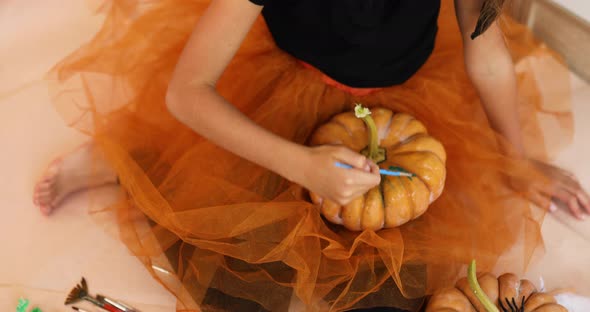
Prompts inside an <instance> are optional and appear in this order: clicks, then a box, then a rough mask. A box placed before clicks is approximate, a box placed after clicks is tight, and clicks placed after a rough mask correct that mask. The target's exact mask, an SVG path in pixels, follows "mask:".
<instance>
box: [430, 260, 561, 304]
mask: <svg viewBox="0 0 590 312" xmlns="http://www.w3.org/2000/svg"><path fill="white" fill-rule="evenodd" d="M476 311H477V312H500V311H502V312H567V309H566V308H564V307H563V306H561V305H560V304H558V303H557V301H556V300H555V296H554V295H553V294H550V293H544V292H537V289H536V288H535V286H534V285H533V283H531V282H530V281H529V280H521V279H519V278H518V277H517V276H516V275H514V274H512V273H507V274H504V275H502V276H500V277H498V278H496V277H495V276H494V275H492V274H489V273H484V274H480V275H479V276H477V277H476V274H475V262H472V264H471V266H470V268H469V273H468V277H466V278H463V279H461V280H459V281H458V282H457V284H456V285H455V287H454V288H445V289H442V290H440V291H437V292H436V293H435V294H434V295H433V296H432V297H431V298H430V300H429V303H428V306H427V307H426V312H476Z"/></svg>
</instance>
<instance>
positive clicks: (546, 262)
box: [0, 0, 590, 312]
mask: <svg viewBox="0 0 590 312" xmlns="http://www.w3.org/2000/svg"><path fill="white" fill-rule="evenodd" d="M88 3H89V2H87V1H82V0H2V1H0V60H1V62H0V144H1V145H0V146H2V152H1V153H0V173H1V175H0V176H1V177H2V178H1V179H0V203H1V204H2V213H3V218H0V237H1V239H0V242H1V244H2V245H1V246H0V247H1V249H0V250H1V252H2V256H1V257H0V311H14V308H15V307H16V304H17V300H18V298H19V297H26V298H29V299H31V301H32V302H33V303H35V304H37V305H39V306H40V307H41V308H43V310H44V311H45V312H53V311H67V309H65V308H64V307H63V305H62V302H63V300H64V298H65V297H66V294H67V292H68V291H69V290H70V288H71V287H72V286H74V285H75V283H77V282H78V281H79V279H80V277H81V276H85V277H86V278H87V279H88V281H89V284H90V288H91V291H93V292H101V293H104V294H107V295H110V296H113V297H117V298H120V299H124V300H125V301H127V302H129V303H131V304H133V305H135V306H136V307H138V308H140V309H142V311H148V312H149V311H155V312H159V311H173V310H174V306H175V301H174V298H172V296H170V295H169V294H168V293H167V292H166V291H165V290H164V289H163V288H162V287H160V286H159V284H157V283H156V282H155V281H154V280H153V279H152V278H151V277H150V276H149V275H148V274H147V273H146V271H145V270H144V269H143V267H142V266H141V265H140V263H139V262H138V261H137V260H136V259H135V258H134V257H133V256H131V255H130V254H129V253H128V252H127V250H126V249H125V247H124V246H123V245H122V244H121V243H119V242H118V241H117V240H116V239H113V238H112V237H110V236H109V235H107V234H105V233H104V232H103V231H102V229H101V228H100V227H99V226H97V225H96V224H94V223H93V222H92V220H91V219H90V217H89V216H88V215H87V214H86V207H85V204H86V201H85V197H84V195H80V196H77V197H76V198H73V200H71V201H69V202H68V203H67V204H66V205H65V206H64V207H62V209H60V210H59V211H58V212H57V213H56V214H55V215H54V216H53V217H51V218H45V217H42V216H41V215H40V214H39V213H38V211H37V210H36V208H35V207H34V206H33V204H32V203H31V200H30V198H31V190H32V188H33V185H34V181H35V180H36V179H37V177H38V175H39V174H40V173H41V171H42V170H43V168H44V166H45V165H46V163H47V162H48V161H50V160H51V158H52V157H53V156H54V155H56V154H59V153H61V152H64V151H66V150H68V149H70V148H72V147H74V146H76V145H77V144H79V143H80V142H83V141H84V139H85V138H84V137H82V136H81V135H79V134H78V133H76V132H74V131H72V130H70V129H68V128H66V127H65V126H64V125H63V123H62V121H61V120H60V119H59V117H58V116H57V114H56V113H55V112H54V111H53V109H52V106H51V105H50V104H49V98H48V95H47V91H46V87H45V85H44V84H43V81H42V76H43V73H44V72H45V71H47V70H48V69H49V68H50V67H51V65H52V64H53V63H55V62H56V61H58V60H59V59H60V58H62V57H63V56H65V55H66V54H67V53H68V52H69V51H72V50H74V49H75V48H76V47H78V46H79V45H80V44H81V43H82V42H84V40H86V39H88V38H89V36H91V35H92V34H93V32H95V31H96V30H97V28H98V26H99V25H100V22H101V17H98V16H93V15H91V14H90V13H91V11H90V10H88V6H87V4H88ZM80 12H87V14H85V15H84V14H82V15H81V14H80ZM74 13H76V14H74ZM589 53H590V52H589ZM572 89H573V90H574V95H575V100H574V110H575V113H576V118H577V119H576V130H577V132H576V138H575V142H574V145H573V146H572V147H570V148H569V149H568V150H566V151H565V152H563V153H562V154H561V155H560V156H559V158H558V160H557V163H559V164H560V165H562V166H564V167H566V168H569V169H571V170H573V171H575V172H576V174H577V175H578V177H579V178H580V179H581V181H582V183H583V184H584V185H586V186H587V187H589V188H590V162H589V161H588V159H590V145H589V144H588V143H589V140H588V139H587V138H586V137H587V136H588V135H590V122H588V120H590V85H588V84H585V83H583V82H581V81H580V80H578V79H574V81H573V84H572ZM588 225H589V223H588V222H578V221H574V220H572V219H571V218H570V217H569V216H568V215H567V214H566V213H565V212H559V213H557V214H555V215H554V216H551V217H548V218H547V220H546V222H545V224H544V226H543V232H544V233H545V236H546V245H547V253H546V255H545V257H544V258H543V260H542V261H541V262H540V263H539V264H538V265H536V266H534V267H533V268H531V271H530V272H529V274H528V275H529V277H530V278H532V279H534V280H536V281H538V280H539V279H540V278H541V277H542V278H543V279H544V282H545V284H546V285H547V286H548V287H576V288H577V290H578V291H579V292H580V293H582V294H585V295H588V296H590V269H589V264H590V227H589V226H588ZM89 246H91V247H89ZM93 311H95V310H93Z"/></svg>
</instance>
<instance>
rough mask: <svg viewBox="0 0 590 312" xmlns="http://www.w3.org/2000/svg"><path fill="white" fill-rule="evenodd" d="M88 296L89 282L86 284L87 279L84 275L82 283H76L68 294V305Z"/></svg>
mask: <svg viewBox="0 0 590 312" xmlns="http://www.w3.org/2000/svg"><path fill="white" fill-rule="evenodd" d="M86 296H88V284H86V279H85V278H83V277H82V281H81V282H80V284H78V285H76V287H74V289H72V291H70V293H69V294H68V297H67V298H66V302H65V304H66V305H68V304H72V303H75V302H78V301H80V300H82V298H84V297H86Z"/></svg>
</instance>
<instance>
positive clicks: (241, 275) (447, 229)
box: [35, 0, 590, 311]
mask: <svg viewBox="0 0 590 312" xmlns="http://www.w3.org/2000/svg"><path fill="white" fill-rule="evenodd" d="M455 2H456V4H455V5H453V3H451V2H450V0H443V1H442V4H441V2H440V0H426V1H413V0H410V1H407V0H339V1H331V0H325V1H324V0H322V1H318V0H251V1H250V2H249V1H247V0H213V1H211V3H209V1H205V0H195V1H188V0H160V1H154V2H152V1H133V0H129V1H117V2H111V3H109V4H108V6H107V7H106V9H108V12H109V14H108V15H107V20H106V22H105V24H104V27H103V29H102V30H101V31H100V33H99V34H98V35H97V36H96V37H95V38H94V39H93V40H92V41H91V42H90V43H89V44H88V45H86V46H84V47H83V48H81V49H80V50H79V51H77V52H75V53H74V54H73V55H71V56H70V57H68V58H67V59H66V60H64V61H63V62H62V63H61V64H59V65H58V66H57V67H56V69H55V70H54V71H53V73H54V74H55V76H54V78H55V79H56V80H57V81H58V82H59V88H57V89H54V91H56V93H55V98H56V104H57V106H58V109H59V110H60V111H61V112H62V113H64V114H65V115H66V116H67V117H70V118H72V119H71V120H72V121H73V122H72V125H73V126H75V127H76V128H78V129H81V130H82V131H86V132H87V133H89V134H90V135H92V138H93V140H92V141H91V142H90V143H88V144H86V145H84V146H82V147H81V148H80V149H78V150H77V151H75V152H73V153H71V154H69V155H66V156H65V157H63V158H61V159H58V160H56V161H55V162H54V163H53V164H52V165H51V166H50V168H49V169H48V172H47V174H46V175H45V178H44V179H43V180H42V181H41V182H40V183H39V184H38V186H37V189H36V192H35V201H36V203H37V204H38V205H39V206H40V208H41V210H42V212H43V213H45V214H50V213H51V212H52V211H53V209H55V208H56V207H57V206H58V205H59V204H60V202H61V201H62V199H63V198H65V197H66V196H67V195H68V194H70V193H71V192H72V191H75V190H79V189H85V188H90V187H95V186H97V185H102V184H106V183H120V185H121V186H122V187H123V189H124V190H125V191H126V192H125V193H126V196H124V197H123V198H121V200H120V202H119V203H117V204H115V205H113V206H112V207H111V210H110V211H112V212H114V213H115V214H116V216H117V222H118V225H119V228H120V233H121V237H122V239H123V240H124V241H125V243H126V244H127V245H128V246H129V248H130V250H132V251H133V252H134V253H135V254H137V255H138V257H140V259H141V260H142V261H143V262H144V264H146V267H147V268H148V269H149V270H150V271H151V272H152V274H154V276H155V277H156V278H157V279H158V280H159V281H161V282H162V283H163V284H164V285H165V286H166V287H167V288H168V289H169V290H171V291H172V292H174V294H175V295H176V296H177V297H178V298H179V308H187V309H188V308H193V309H197V307H200V308H201V309H204V310H207V311H208V310H216V309H219V310H223V309H225V310H229V311H238V310H240V311H250V310H253V311H258V310H268V311H287V309H288V308H289V306H290V305H292V302H300V303H301V304H303V305H304V306H305V308H306V309H308V310H310V311H313V310H327V309H332V310H334V311H342V310H347V309H352V308H363V307H373V306H390V307H398V308H403V309H413V308H416V307H417V305H419V300H418V301H416V300H413V299H416V298H421V297H422V296H424V295H426V294H428V293H430V292H431V291H433V290H434V289H436V288H438V287H441V286H446V285H450V284H452V283H453V282H454V280H455V278H456V277H457V275H458V274H459V273H460V272H462V265H463V264H464V263H467V262H468V261H469V260H471V259H472V258H476V259H477V260H478V263H479V264H480V268H481V269H484V270H485V269H491V268H492V267H493V266H494V265H495V264H496V262H497V260H498V259H499V257H500V256H501V255H503V254H505V253H506V252H507V251H509V250H510V249H512V250H517V253H518V256H516V257H514V258H511V259H508V260H505V261H503V263H505V264H506V265H516V266H517V267H520V266H521V265H522V264H523V263H524V264H525V265H526V263H527V262H528V260H529V259H530V257H531V255H532V253H533V252H534V250H535V247H536V246H538V245H539V243H540V242H541V237H540V231H539V227H540V222H541V220H542V216H543V212H542V211H541V210H534V209H530V205H529V201H534V202H535V203H537V204H538V205H540V206H541V207H545V208H547V207H548V204H549V200H550V198H551V197H556V198H558V199H560V200H562V201H564V202H565V203H566V204H568V206H569V209H570V210H571V211H572V213H573V214H574V215H575V216H577V217H579V218H582V217H583V216H585V214H586V213H588V212H590V206H589V200H588V196H587V195H586V193H585V192H584V191H583V190H582V189H581V188H580V186H579V184H578V183H577V182H576V181H575V179H574V178H572V177H571V176H570V175H567V174H565V173H564V172H563V171H562V170H560V169H558V168H555V167H552V166H550V165H548V164H546V163H544V162H542V161H539V160H538V159H537V160H532V159H529V158H527V157H528V156H527V155H526V154H525V153H526V152H527V147H530V146H539V144H542V143H543V141H542V139H541V138H540V136H538V133H539V132H538V131H528V132H527V134H528V136H526V137H523V135H522V134H521V133H522V132H521V124H520V120H519V115H518V114H517V104H518V103H519V101H521V103H520V104H519V105H521V106H519V110H520V111H521V112H522V114H524V116H526V117H530V116H533V114H534V113H535V112H534V111H533V108H534V107H535V105H537V104H538V103H535V102H534V101H535V97H534V96H529V97H525V95H527V94H528V95H531V94H532V95H536V93H535V92H536V91H534V90H531V88H530V87H529V88H526V87H525V86H524V84H522V83H521V88H520V90H519V89H518V88H517V76H516V75H515V70H514V66H513V60H512V58H511V54H510V52H509V50H508V49H507V47H506V45H505V42H504V37H503V35H502V32H501V31H500V27H499V26H498V24H497V23H496V22H495V21H496V17H497V15H498V14H499V12H500V7H501V4H502V2H503V1H498V0H485V1H484V0H456V1H455ZM263 6H264V10H263ZM261 11H262V12H263V15H264V20H262V19H261V18H259V15H260V12H261ZM457 21H458V23H457ZM508 25H509V29H508V30H510V31H516V32H517V35H519V34H520V37H519V38H520V39H521V40H520V41H513V42H510V44H511V45H512V46H511V47H512V49H511V51H520V52H519V53H520V54H519V53H516V52H514V57H515V58H517V59H518V58H521V57H522V56H523V55H525V54H526V52H530V51H531V50H532V49H535V48H538V44H537V43H536V42H535V41H534V40H531V39H530V37H527V35H528V33H526V32H524V31H523V30H522V28H519V27H518V26H517V25H514V24H513V23H508ZM523 38H524V39H523ZM525 39H526V40H525ZM461 47H462V48H461ZM545 53H548V52H547V51H545ZM531 74H532V73H530V72H529V73H524V74H522V76H521V77H519V78H521V79H527V77H530V75H531ZM519 92H520V93H519ZM519 94H520V96H519ZM480 99H481V101H480ZM356 102H361V103H363V104H365V105H367V106H369V107H376V106H383V107H387V108H389V109H391V110H393V111H395V112H404V113H408V114H410V115H412V116H414V117H416V118H417V119H418V120H420V121H422V122H423V123H424V124H425V125H426V127H427V128H428V130H429V132H430V134H431V135H432V136H434V137H436V138H437V139H439V140H440V141H441V142H442V143H443V145H444V146H445V148H446V150H447V153H448V161H447V172H448V174H447V182H446V187H445V191H444V193H443V195H442V196H441V198H439V199H438V200H437V201H436V202H435V203H433V204H432V205H431V207H430V208H429V210H428V212H427V213H426V214H425V215H424V216H422V217H421V218H419V219H417V220H416V221H414V222H411V223H409V224H407V225H404V226H402V227H400V228H397V229H387V230H382V231H379V232H372V231H365V232H361V233H353V232H349V231H346V230H344V229H342V228H340V227H337V226H332V225H329V224H327V223H326V222H324V221H323V220H322V218H321V217H320V215H319V212H318V211H317V209H316V208H315V207H314V206H313V205H312V204H310V202H309V200H308V199H307V195H306V192H305V191H304V190H305V189H308V190H312V191H314V192H315V193H317V194H319V195H322V196H324V197H326V198H330V199H332V200H334V201H336V202H338V203H341V204H346V203H348V202H350V201H351V200H352V199H354V198H356V197H358V196H360V195H362V194H364V193H365V192H366V191H367V190H369V189H371V188H372V187H374V186H376V185H378V184H379V182H380V176H379V174H378V172H377V169H378V168H377V166H376V165H375V164H374V163H372V162H370V161H368V160H367V159H366V158H365V157H363V156H361V155H359V154H358V153H356V152H354V151H350V150H348V149H345V148H342V147H335V146H320V147H314V148H310V147H306V146H305V143H306V140H307V139H308V138H309V136H310V134H311V133H312V131H313V130H314V128H315V127H317V126H318V125H320V124H322V123H324V122H326V121H327V120H329V118H330V117H331V116H333V115H334V114H336V113H340V112H343V111H347V110H351V109H352V108H353V106H354V104H355V103H356ZM527 109H529V110H527ZM556 118H560V117H556ZM525 126H527V127H528V126H529V124H525ZM527 129H530V127H529V128H527ZM536 156H540V155H538V154H537V155H536ZM541 156H542V155H541ZM336 161H340V162H344V163H347V164H350V165H352V166H353V167H354V168H355V169H354V170H346V169H342V168H337V167H336V166H335V165H334V163H335V162H336ZM545 182H549V183H545ZM168 261H170V265H168V264H167V263H168ZM162 267H169V269H167V270H168V271H174V275H173V276H174V278H172V275H167V276H162V275H161V271H162V270H161V269H162ZM154 268H159V269H154ZM510 270H511V271H514V270H515V268H514V266H512V267H510Z"/></svg>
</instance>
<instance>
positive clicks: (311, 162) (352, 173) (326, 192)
mask: <svg viewBox="0 0 590 312" xmlns="http://www.w3.org/2000/svg"><path fill="white" fill-rule="evenodd" d="M305 155H306V156H305V157H303V158H302V159H301V161H299V162H298V163H297V164H296V167H297V168H295V170H298V171H299V174H298V175H297V176H298V179H297V181H295V182H297V183H299V184H301V185H302V186H304V187H305V188H307V189H308V190H310V191H312V192H314V193H316V194H318V195H319V196H321V197H323V198H327V199H330V200H332V201H334V202H336V203H338V204H340V205H346V204H348V203H350V202H351V201H352V200H353V199H355V198H357V197H359V196H362V195H363V194H364V193H366V192H367V191H369V190H370V189H371V188H373V187H375V186H377V185H378V184H379V183H380V182H381V175H380V174H379V167H378V166H377V165H376V164H374V163H373V162H372V161H370V160H368V159H367V158H366V157H365V156H363V155H360V154H358V153H356V152H353V151H351V150H349V149H348V148H345V147H341V146H319V147H312V148H308V149H307V150H306V153H305ZM336 162H341V163H344V164H348V165H351V166H352V167H353V169H343V168H339V167H336Z"/></svg>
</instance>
